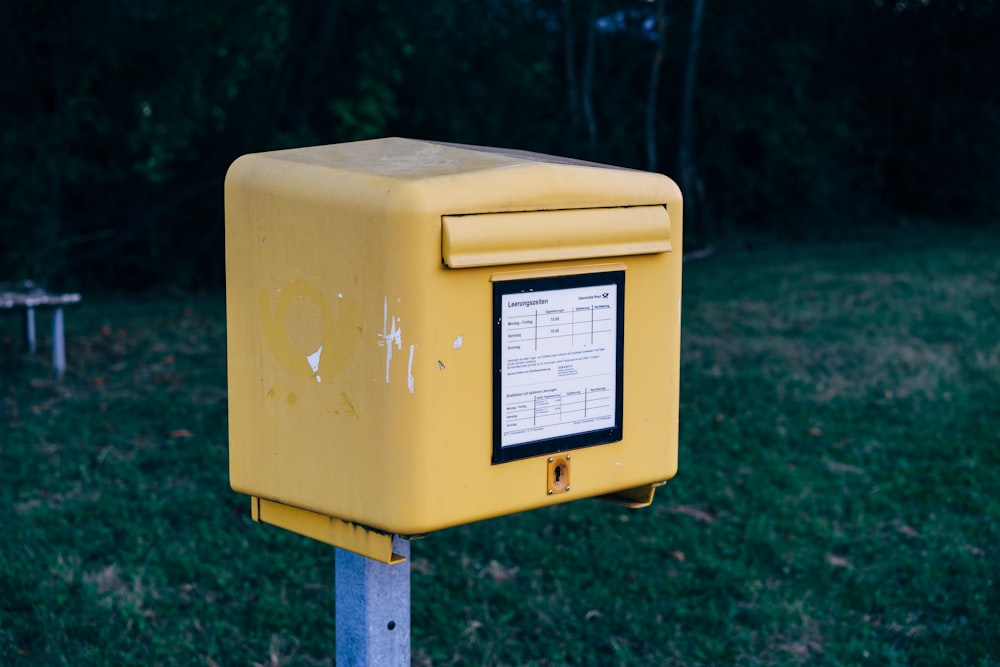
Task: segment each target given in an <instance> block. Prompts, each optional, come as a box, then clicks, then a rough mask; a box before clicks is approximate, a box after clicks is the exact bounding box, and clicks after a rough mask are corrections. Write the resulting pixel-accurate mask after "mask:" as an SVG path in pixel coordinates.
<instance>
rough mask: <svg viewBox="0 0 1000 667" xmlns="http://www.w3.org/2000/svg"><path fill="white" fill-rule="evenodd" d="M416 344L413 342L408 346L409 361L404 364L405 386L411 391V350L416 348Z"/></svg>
mask: <svg viewBox="0 0 1000 667" xmlns="http://www.w3.org/2000/svg"><path fill="white" fill-rule="evenodd" d="M416 347H417V345H416V343H414V344H413V345H411V346H410V361H409V362H407V364H406V387H407V388H408V389H409V390H410V393H411V394H412V393H413V382H414V381H413V351H414V350H415V349H416Z"/></svg>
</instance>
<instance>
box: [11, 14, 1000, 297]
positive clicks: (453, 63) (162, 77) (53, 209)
mask: <svg viewBox="0 0 1000 667" xmlns="http://www.w3.org/2000/svg"><path fill="white" fill-rule="evenodd" d="M4 5H5V10H4V15H5V21H4V22H3V23H2V24H0V63H2V65H3V68H4V72H3V73H4V76H3V77H0V101H2V103H0V142H2V149H3V154H4V159H3V161H2V162H0V202H2V203H0V267H2V273H3V274H4V275H3V276H2V277H5V278H16V277H32V278H35V279H42V280H45V279H59V278H61V277H68V276H70V275H72V276H73V279H74V280H75V281H76V280H81V279H88V278H89V279H91V280H93V281H96V282H99V283H102V284H105V285H111V284H116V285H129V284H132V285H146V284H153V283H169V284H174V285H179V286H182V287H197V286H200V285H206V284H208V285H218V284H219V283H220V282H221V280H222V277H223V275H222V272H223V267H222V262H221V257H222V255H221V248H222V233H221V232H222V208H221V203H222V202H221V191H222V182H223V177H224V175H225V171H226V168H227V167H228V165H229V163H230V162H231V161H232V160H233V159H234V158H235V157H237V156H238V155H240V154H242V153H246V152H252V151H260V150H269V149H273V148H279V147H289V146H297V145H307V144H316V143H333V142H339V141H350V140H355V139H362V138H369V137H376V136H385V135H391V134H396V135H401V136H411V137H419V138H428V139H438V140H447V141H456V142H466V143H479V144H487V145H489V144H493V145H502V146H512V147H517V148H524V149H529V150H537V151H543V152H551V153H557V154H564V155H568V156H574V157H583V158H587V159H593V160H598V161H604V162H610V163H614V164H621V165H625V166H633V167H638V168H660V169H663V170H665V171H667V172H668V173H670V174H671V175H673V176H674V177H675V178H677V179H678V180H680V181H681V182H682V183H683V184H684V186H685V191H686V194H687V197H688V200H689V201H690V202H695V201H697V202H700V203H702V204H703V205H702V206H700V207H699V209H698V211H697V213H698V216H697V218H694V217H692V218H691V222H692V223H695V222H697V223H698V224H696V225H695V224H692V225H691V227H690V228H689V233H690V237H691V238H692V239H694V240H695V241H696V242H697V241H699V240H707V239H709V238H711V237H718V236H726V235H743V234H746V233H761V232H766V233H768V234H778V235H784V236H788V237H791V238H797V237H804V238H808V237H812V236H819V235H828V234H830V233H831V230H836V231H835V233H836V234H842V233H845V231H846V230H848V229H857V228H858V227H859V226H864V225H870V224H879V223H881V222H884V221H893V220H896V219H898V218H899V217H900V216H910V217H912V216H920V217H928V218H936V219H947V220H959V219H961V220H977V219H987V218H991V217H995V216H996V215H997V214H998V210H997V208H998V206H997V204H996V202H995V197H994V195H993V193H994V192H995V191H996V190H997V189H998V186H1000V169H998V166H1000V165H998V161H1000V158H998V155H1000V145H998V144H1000V89H998V87H997V86H996V85H995V84H994V82H993V79H994V78H995V75H994V69H995V66H996V63H998V62H1000V42H998V41H997V40H995V39H993V38H992V36H993V35H996V34H998V28H1000V3H997V2H995V1H990V0H981V1H978V2H960V1H959V0H898V1H897V2H889V1H888V0H851V1H849V2H840V1H837V0H811V1H809V2H802V3H786V2H777V1H775V0H768V1H766V2H755V3H745V2H739V1H737V0H711V1H709V2H704V1H702V0H684V1H683V2H680V1H674V0H651V1H646V0H466V1H462V2H453V1H450V0H448V1H446V0H427V1H426V2H420V3H408V2H390V1H387V0H384V1H380V2H370V1H362V0H326V1H325V2H318V1H313V0H261V1H260V2H255V3H250V4H247V3H245V2H235V1H234V0H220V1H218V2H212V3H195V2H191V1H190V0H175V1H173V2H169V3H167V2H159V1H157V0H150V1H147V2H121V1H118V0H109V1H107V2H99V3H97V2H95V3H54V2H47V1H46V0H6V1H5V2H4ZM702 11H703V14H700V13H699V12H702ZM698 27H700V28H701V29H700V31H699V30H698ZM699 35H700V39H699ZM696 58H697V60H696ZM695 65H697V77H694V76H693V75H688V74H686V72H692V73H693V72H694V66H695ZM686 82H687V83H686ZM688 86H690V87H688ZM678 156H679V160H678V159H677V158H678ZM675 169H676V171H674V170H675Z"/></svg>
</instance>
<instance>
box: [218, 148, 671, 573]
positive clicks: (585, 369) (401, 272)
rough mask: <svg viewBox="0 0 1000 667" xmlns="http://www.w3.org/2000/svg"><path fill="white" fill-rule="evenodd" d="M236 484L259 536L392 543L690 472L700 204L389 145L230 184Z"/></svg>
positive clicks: (632, 185) (622, 176)
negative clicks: (686, 254) (687, 407)
mask: <svg viewBox="0 0 1000 667" xmlns="http://www.w3.org/2000/svg"><path fill="white" fill-rule="evenodd" d="M225 198H226V199H225V206H226V275H227V288H226V293H227V328H228V372H229V431H230V480H231V483H232V487H233V489H235V490H236V491H238V492H241V493H245V494H247V495H249V496H251V498H252V502H251V511H252V515H253V517H254V519H255V520H257V521H261V522H264V523H270V524H274V525H277V526H280V527H283V528H286V529H288V530H292V531H295V532H297V533H300V534H303V535H307V536H309V537H312V538H315V539H318V540H322V541H325V542H328V543H330V544H334V545H336V546H339V547H342V548H345V549H350V550H352V551H355V552H357V553H361V554H363V555H366V556H369V557H371V558H376V559H379V560H383V561H385V562H393V561H394V560H396V559H398V557H396V556H395V555H394V554H393V553H392V549H391V545H392V536H393V535H403V536H418V535H423V534H426V533H429V532H432V531H435V530H440V529H443V528H448V527H451V526H456V525H460V524H463V523H469V522H472V521H478V520H482V519H488V518H491V517H497V516H501V515H505V514H512V513H515V512H521V511H525V510H530V509H534V508H539V507H544V506H547V505H552V504H557V503H565V502H568V501H572V500H576V499H582V498H593V497H602V498H605V499H609V500H613V501H615V502H619V503H622V504H625V505H629V506H633V507H639V506H643V505H647V504H649V503H650V502H651V501H652V497H653V492H654V489H655V488H656V487H658V486H660V485H662V484H664V483H665V482H666V481H667V480H668V479H670V478H671V477H673V476H674V474H675V473H676V470H677V412H678V384H679V347H680V309H681V302H680V300H681V227H682V224H681V213H682V205H681V194H680V191H679V190H678V189H677V187H676V186H675V185H674V183H673V182H672V181H671V180H670V179H669V178H667V177H666V176H663V175H661V174H654V173H648V172H642V171H634V170H629V169H621V168H617V167H609V166H605V165H599V164H593V163H587V162H580V161H574V160H568V159H564V158H557V157H552V156H547V155H539V154H533V153H525V152H522V151H508V150H504V149H496V148H482V147H475V146H462V145H454V144H443V143H432V142H423V141H415V140H410V139H399V138H391V139H379V140H372V141H361V142H354V143H347V144H338V145H330V146H316V147H309V148H300V149H293V150H284V151H274V152H269V153H258V154H251V155H245V156H243V157H240V158H239V159H238V160H236V161H235V162H234V163H233V165H232V166H231V167H230V170H229V173H228V175H227V177H226V187H225Z"/></svg>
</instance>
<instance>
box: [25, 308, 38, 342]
mask: <svg viewBox="0 0 1000 667" xmlns="http://www.w3.org/2000/svg"><path fill="white" fill-rule="evenodd" d="M24 337H25V338H26V339H27V342H28V354H34V353H35V350H37V349H38V345H37V343H36V342H35V309H34V308H32V307H31V306H28V307H27V308H25V309H24Z"/></svg>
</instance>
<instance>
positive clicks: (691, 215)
mask: <svg viewBox="0 0 1000 667" xmlns="http://www.w3.org/2000/svg"><path fill="white" fill-rule="evenodd" d="M704 14H705V0H694V11H693V13H692V15H691V42H690V44H689V46H688V56H687V66H686V67H685V71H684V89H683V92H682V97H681V130H680V141H679V145H678V150H677V176H678V178H679V180H680V186H681V190H682V191H683V192H684V194H685V197H684V203H685V209H687V210H686V214H687V218H688V220H689V221H690V222H691V223H694V224H699V223H700V224H703V225H704V223H706V222H707V221H706V220H699V219H698V216H699V215H700V214H702V211H701V208H702V207H701V203H702V202H701V201H700V200H701V196H700V188H699V184H698V182H697V181H698V176H697V169H696V167H695V163H694V148H693V146H694V119H693V118H692V115H693V111H694V90H695V78H696V76H697V73H698V51H699V48H700V46H701V24H702V18H703V17H704ZM702 217H704V216H702Z"/></svg>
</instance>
